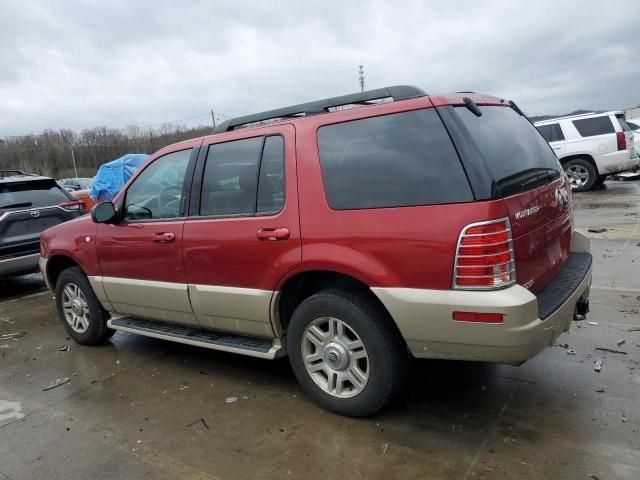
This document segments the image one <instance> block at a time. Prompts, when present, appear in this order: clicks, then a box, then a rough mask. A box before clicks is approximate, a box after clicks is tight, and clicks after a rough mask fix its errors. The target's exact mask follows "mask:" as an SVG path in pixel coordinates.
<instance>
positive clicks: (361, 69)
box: [358, 65, 364, 92]
mask: <svg viewBox="0 0 640 480" xmlns="http://www.w3.org/2000/svg"><path fill="white" fill-rule="evenodd" d="M358 83H360V91H361V92H364V66H363V65H359V66H358Z"/></svg>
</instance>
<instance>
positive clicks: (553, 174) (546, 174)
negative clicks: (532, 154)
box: [520, 170, 559, 187]
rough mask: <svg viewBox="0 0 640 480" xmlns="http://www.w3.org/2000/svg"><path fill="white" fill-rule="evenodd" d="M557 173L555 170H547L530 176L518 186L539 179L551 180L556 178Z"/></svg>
mask: <svg viewBox="0 0 640 480" xmlns="http://www.w3.org/2000/svg"><path fill="white" fill-rule="evenodd" d="M558 173H559V172H558V171H557V170H549V171H548V172H544V173H539V174H538V175H534V176H533V177H531V178H530V179H529V180H527V181H526V182H522V183H521V184H520V186H521V187H524V186H525V185H529V184H530V183H534V182H538V181H540V180H551V179H554V178H558Z"/></svg>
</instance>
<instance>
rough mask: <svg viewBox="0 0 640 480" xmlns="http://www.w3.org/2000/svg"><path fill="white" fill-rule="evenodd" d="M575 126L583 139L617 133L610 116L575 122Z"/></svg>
mask: <svg viewBox="0 0 640 480" xmlns="http://www.w3.org/2000/svg"><path fill="white" fill-rule="evenodd" d="M573 125H574V126H575V127H576V130H578V133H579V134H580V135H581V136H583V137H594V136H596V135H605V134H607V133H615V129H614V128H613V123H611V119H610V118H609V116H608V115H605V116H602V117H593V118H581V119H580V120H573Z"/></svg>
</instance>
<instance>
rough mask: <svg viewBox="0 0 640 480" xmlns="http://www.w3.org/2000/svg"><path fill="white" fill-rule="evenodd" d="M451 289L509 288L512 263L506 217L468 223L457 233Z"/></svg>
mask: <svg viewBox="0 0 640 480" xmlns="http://www.w3.org/2000/svg"><path fill="white" fill-rule="evenodd" d="M453 268H454V270H453V288H456V289H460V290H488V289H494V288H502V287H506V286H509V285H512V284H513V283H515V281H516V264H515V257H514V253H513V240H512V238H511V224H510V223H509V219H508V218H501V219H500V220H491V221H488V222H480V223H472V224H471V225H467V226H466V227H464V229H463V230H462V233H460V237H459V238H458V246H457V248H456V259H455V263H454V267H453Z"/></svg>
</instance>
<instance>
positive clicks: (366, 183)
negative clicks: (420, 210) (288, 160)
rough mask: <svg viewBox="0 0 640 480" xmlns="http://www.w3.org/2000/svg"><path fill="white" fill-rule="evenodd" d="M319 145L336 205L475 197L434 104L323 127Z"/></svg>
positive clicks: (343, 207)
mask: <svg viewBox="0 0 640 480" xmlns="http://www.w3.org/2000/svg"><path fill="white" fill-rule="evenodd" d="M318 148H319V154H320V164H321V166H322V175H323V179H324V186H325V191H326V195H327V201H328V202H329V205H330V206H331V208H333V209H335V210H346V209H362V208H384V207H405V206H415V205H432V204H439V203H456V202H468V201H471V200H473V195H472V192H471V187H470V186H469V182H468V180H467V178H466V175H465V173H464V170H463V168H462V164H461V163H460V160H459V159H458V155H457V153H456V151H455V149H454V147H453V144H452V143H451V140H450V138H449V136H448V134H447V132H446V130H445V128H444V125H443V124H442V122H441V120H440V118H439V117H438V114H437V112H436V111H435V110H433V109H426V110H416V111H411V112H403V113H396V114H392V115H385V116H380V117H373V118H366V119H362V120H355V121H352V122H345V123H339V124H335V125H328V126H325V127H321V128H320V129H319V130H318Z"/></svg>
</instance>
